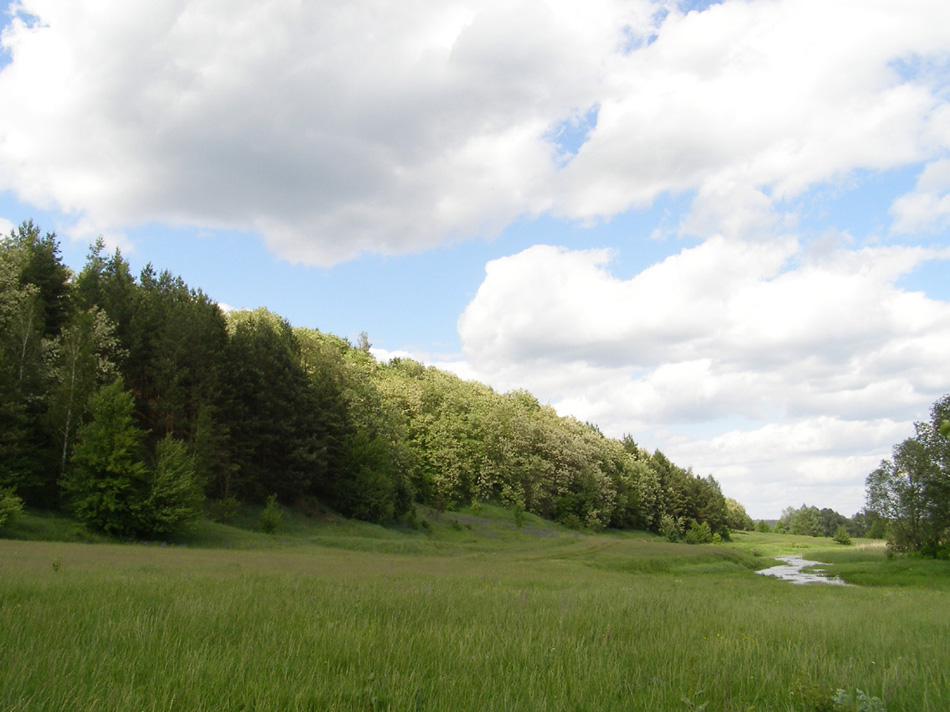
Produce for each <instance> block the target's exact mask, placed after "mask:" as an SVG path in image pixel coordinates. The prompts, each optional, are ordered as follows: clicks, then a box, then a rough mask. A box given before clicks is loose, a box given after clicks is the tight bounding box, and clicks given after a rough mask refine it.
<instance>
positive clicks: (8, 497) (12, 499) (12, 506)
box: [0, 487, 23, 527]
mask: <svg viewBox="0 0 950 712" xmlns="http://www.w3.org/2000/svg"><path fill="white" fill-rule="evenodd" d="M22 511H23V500H22V499H20V498H19V497H17V496H16V494H15V493H14V490H13V488H12V487H10V488H8V489H0V527H2V526H4V525H5V524H6V523H7V522H10V523H13V521H14V520H15V519H16V518H17V517H18V516H19V515H20V513H21V512H22Z"/></svg>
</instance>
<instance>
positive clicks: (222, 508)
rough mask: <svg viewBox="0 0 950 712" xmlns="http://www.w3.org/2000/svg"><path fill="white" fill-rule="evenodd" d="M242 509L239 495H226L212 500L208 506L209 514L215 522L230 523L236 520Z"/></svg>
mask: <svg viewBox="0 0 950 712" xmlns="http://www.w3.org/2000/svg"><path fill="white" fill-rule="evenodd" d="M240 510H241V503H240V502H239V501H238V499H237V497H225V498H224V499H218V500H215V501H214V502H212V503H211V504H210V505H209V507H208V515H209V516H210V517H211V519H212V520H213V521H215V522H221V523H222V524H228V523H230V522H233V521H234V518H235V517H236V516H237V514H238V512H239V511H240Z"/></svg>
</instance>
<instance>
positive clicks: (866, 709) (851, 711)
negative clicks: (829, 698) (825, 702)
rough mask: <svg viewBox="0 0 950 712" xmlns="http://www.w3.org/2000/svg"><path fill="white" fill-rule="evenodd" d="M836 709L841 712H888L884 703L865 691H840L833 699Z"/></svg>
mask: <svg viewBox="0 0 950 712" xmlns="http://www.w3.org/2000/svg"><path fill="white" fill-rule="evenodd" d="M833 701H834V703H835V709H836V710H841V712H887V708H886V707H885V706H884V701H883V700H881V698H879V697H871V696H869V695H868V694H867V693H866V692H865V691H864V690H855V691H854V692H853V693H852V692H849V691H848V690H838V692H836V693H835V696H834V698H833Z"/></svg>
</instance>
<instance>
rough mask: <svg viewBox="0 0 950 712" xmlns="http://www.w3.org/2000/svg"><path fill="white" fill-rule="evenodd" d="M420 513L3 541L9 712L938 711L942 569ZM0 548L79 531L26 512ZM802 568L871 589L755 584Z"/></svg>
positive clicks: (948, 636) (949, 633)
mask: <svg viewBox="0 0 950 712" xmlns="http://www.w3.org/2000/svg"><path fill="white" fill-rule="evenodd" d="M421 517H422V518H425V519H426V520H427V522H428V523H429V530H425V529H421V530H412V529H409V528H405V529H388V528H383V527H376V526H372V525H367V524H362V523H358V522H349V521H346V520H342V519H339V518H337V517H334V516H332V515H324V516H320V517H304V516H302V515H299V514H294V513H291V512H285V515H284V521H283V522H282V526H281V530H280V531H279V533H278V535H276V536H266V535H263V534H261V533H259V532H256V531H253V529H254V527H255V525H256V524H255V522H256V520H255V517H254V512H248V513H246V514H245V516H244V519H243V520H239V521H238V522H237V524H238V526H231V527H229V526H224V525H220V524H212V523H210V522H202V523H199V524H197V525H196V526H195V527H193V528H192V530H191V531H190V532H188V534H187V535H185V536H184V537H182V539H181V540H179V541H177V542H174V543H172V545H169V546H158V545H150V546H142V545H127V544H111V543H97V544H96V545H94V546H90V545H88V544H79V543H72V542H62V541H59V542H37V541H22V540H20V541H17V540H9V539H7V540H0V709H4V710H7V709H9V710H69V709H77V710H78V709H98V710H128V709H143V710H147V709H154V710H173V709H188V710H212V709H214V710H217V709H228V710H237V709H247V710H334V709H336V710H362V709H365V710H375V709H392V710H476V709H477V710H483V709H485V710H508V709H517V710H640V709H643V710H667V709H669V710H679V709H689V705H688V704H687V701H695V703H696V705H697V706H698V705H699V704H701V703H703V702H708V707H707V710H710V711H711V710H749V709H755V710H804V709H816V708H817V705H816V704H815V703H816V702H819V701H823V700H825V699H827V697H828V696H829V695H830V693H831V692H832V691H833V690H834V689H836V688H838V687H848V688H852V689H853V688H861V689H864V690H867V691H868V692H870V693H871V694H874V695H876V696H879V697H882V698H884V699H885V700H886V701H887V703H888V709H889V710H891V711H892V712H893V710H904V709H907V710H911V709H913V710H945V709H948V708H950V677H948V673H947V671H948V670H950V651H948V645H947V643H948V641H950V611H948V607H947V606H946V591H947V582H948V581H950V572H948V571H947V570H946V568H941V566H940V564H942V563H943V562H922V561H920V560H906V559H896V560H894V561H889V560H887V559H886V558H885V556H884V552H883V550H881V549H880V548H876V549H875V548H866V549H861V550H857V549H854V548H852V549H844V548H838V549H837V550H834V549H831V550H822V549H821V548H815V546H816V545H819V546H822V545H823V546H827V543H828V540H814V539H808V538H802V537H777V536H774V535H762V534H747V535H740V536H737V537H736V542H735V543H734V545H722V546H710V547H690V546H686V545H672V544H668V543H666V542H663V541H660V540H658V539H657V538H655V537H651V536H649V535H645V534H616V533H611V534H606V535H598V536H586V535H579V534H576V533H573V532H568V531H565V530H562V529H561V528H559V527H557V526H555V525H552V524H550V523H548V522H543V521H542V520H540V519H536V518H534V517H530V516H529V517H526V521H525V523H524V525H523V527H521V528H520V529H519V528H516V527H515V526H513V520H512V519H511V515H510V513H508V512H505V511H503V510H498V509H495V508H492V507H487V506H486V507H483V508H482V509H481V511H479V512H477V513H474V512H471V511H466V512H462V513H448V514H444V515H441V516H439V515H436V514H435V513H433V512H431V511H425V512H422V513H421ZM3 534H4V535H6V536H9V535H11V534H12V535H17V536H32V537H33V538H37V537H45V538H50V539H63V538H71V537H73V536H74V535H75V531H74V530H73V528H72V525H70V524H68V523H64V522H62V520H56V519H55V518H50V517H46V518H41V517H38V516H36V515H32V516H26V517H24V518H23V519H22V520H21V521H20V522H19V523H18V524H17V525H15V527H14V528H12V529H11V528H9V527H8V529H7V530H5V531H4V532H3ZM795 551H801V552H802V553H806V552H807V556H808V557H809V558H815V559H820V560H823V561H832V559H834V561H833V563H834V564H835V566H836V567H838V568H840V570H841V572H842V573H844V575H846V576H849V575H851V574H852V573H854V574H855V575H856V576H868V572H871V573H873V575H874V576H876V578H874V579H873V580H869V581H868V582H869V583H874V584H875V585H873V586H862V587H849V588H838V587H798V586H791V585H789V584H786V583H783V582H780V581H776V580H773V579H770V578H767V577H762V576H755V575H754V574H753V573H752V570H753V569H754V568H758V567H760V566H762V565H766V564H767V563H769V562H768V560H767V557H768V556H771V555H775V554H779V553H789V552H795ZM931 564H934V566H932V567H931V566H930V565H931ZM849 567H851V568H850V569H849ZM887 567H891V569H888V568H887ZM921 572H924V573H923V574H922V573H921ZM888 576H890V579H888ZM872 578H873V577H872ZM915 582H916V583H915ZM892 583H897V584H901V585H891V584H892ZM684 698H685V701H684Z"/></svg>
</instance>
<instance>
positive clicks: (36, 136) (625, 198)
mask: <svg viewBox="0 0 950 712" xmlns="http://www.w3.org/2000/svg"><path fill="white" fill-rule="evenodd" d="M3 21H4V23H5V28H4V31H3V53H2V60H0V61H2V63H3V66H2V69H0V98H2V99H3V100H4V106H5V107H7V110H5V112H4V115H3V116H2V117H0V220H3V221H5V222H4V223H3V226H5V228H9V227H10V226H11V225H14V224H16V223H19V222H20V221H21V220H23V219H26V218H30V217H32V218H33V219H34V220H35V221H36V222H38V223H39V224H40V225H41V226H42V227H43V228H45V229H48V230H55V231H56V232H57V234H58V235H59V236H60V237H61V239H62V247H63V253H64V257H65V259H66V261H67V262H68V263H69V264H70V265H71V266H73V267H74V268H77V269H78V268H80V267H81V265H82V263H83V261H84V258H85V254H86V251H87V248H88V245H89V243H90V242H92V241H93V240H94V239H95V238H96V237H97V236H99V235H102V236H103V237H104V238H105V239H106V241H107V242H108V243H109V244H110V245H111V246H118V247H120V248H121V249H122V251H123V253H124V254H125V255H126V257H127V258H128V259H129V260H130V262H131V263H132V265H133V267H134V268H135V269H140V268H141V267H142V266H144V264H146V263H148V262H151V263H153V264H154V265H155V266H156V267H157V268H164V269H168V270H170V271H172V272H173V273H176V274H180V275H181V276H182V277H183V278H184V279H185V280H186V281H187V282H188V283H189V284H190V285H191V286H193V287H200V288H201V289H203V290H204V291H205V292H206V293H208V294H209V295H211V296H212V297H213V298H215V299H217V300H218V301H219V302H221V303H222V304H224V305H227V306H228V307H231V308H255V307H257V306H266V307H268V308H270V309H271V310H273V311H275V312H277V313H279V314H281V315H282V316H284V317H286V318H287V319H289V320H290V321H291V322H292V323H293V324H295V325H299V326H308V327H315V328H319V329H321V330H324V331H329V332H332V333H335V334H338V335H341V336H345V337H349V338H351V339H354V340H355V339H356V338H357V337H358V335H359V333H360V332H362V331H366V332H368V333H369V335H370V339H371V341H372V342H373V344H374V347H375V349H376V353H377V356H378V357H379V358H381V359H385V358H388V357H390V356H392V355H396V354H399V355H410V356H413V357H415V358H418V359H420V360H423V361H425V362H427V363H433V364H436V365H439V366H440V367H443V368H448V369H451V370H454V371H455V372H457V373H459V374H460V375H462V376H463V377H466V378H477V379H478V380H481V381H483V382H486V383H489V384H491V385H492V386H494V387H495V388H497V389H499V390H508V389H511V388H527V389H529V390H531V391H532V392H534V393H535V394H536V395H538V397H539V398H540V399H541V400H542V401H545V402H550V403H551V404H552V405H554V406H555V407H556V408H557V409H558V411H559V412H562V413H564V414H571V415H575V416H577V417H579V418H582V419H585V420H591V421H593V422H596V423H598V424H599V425H600V426H601V427H602V429H603V430H604V431H605V432H606V433H607V434H609V435H613V436H620V435H622V434H623V433H631V434H632V435H633V436H634V437H635V438H636V439H637V441H638V442H640V443H641V444H642V445H644V446H646V447H648V448H650V449H654V448H660V449H662V450H663V451H664V452H665V453H666V454H667V455H669V456H670V457H671V458H672V459H673V460H674V461H676V462H677V463H679V464H682V465H684V466H692V467H693V468H694V470H695V471H696V472H698V473H700V474H713V475H714V476H716V478H717V479H719V481H720V482H721V483H722V485H723V489H724V491H725V492H726V494H727V495H729V496H733V497H736V498H737V499H739V500H740V501H741V502H743V503H744V504H745V505H746V506H747V508H748V509H749V511H750V513H751V514H752V515H753V516H760V517H775V516H778V514H779V513H780V512H781V509H782V508H783V507H785V506H789V505H791V506H799V505H801V504H802V503H808V504H814V505H817V506H831V507H834V508H835V509H838V510H839V511H841V512H843V513H845V514H852V513H853V512H854V511H856V510H857V509H859V508H860V507H861V506H862V504H863V481H864V477H865V476H866V475H867V473H868V472H869V471H870V470H871V469H873V468H874V467H875V466H876V464H877V462H878V461H879V460H880V459H881V458H882V457H885V456H887V455H888V453H889V451H890V448H891V446H892V445H893V444H894V443H895V442H898V441H899V440H901V439H903V438H904V437H907V436H908V435H910V434H911V433H912V423H913V421H914V420H915V419H922V418H925V417H926V416H927V411H928V409H929V406H930V404H931V403H932V402H933V401H934V400H936V399H937V398H938V397H940V396H941V395H943V394H944V393H946V392H948V391H950V366H948V365H947V354H948V353H950V279H948V275H950V263H948V258H950V239H948V228H950V101H948V97H950V91H948V90H950V6H948V5H947V4H946V3H945V2H943V1H942V0H913V1H911V2H906V3H902V4H900V5H899V6H897V5H895V4H894V3H892V2H886V1H884V0H881V1H880V2H869V1H868V0H853V1H846V0H842V1H841V2H837V3H832V4H829V3H827V2H818V1H817V0H814V1H813V0H767V1H766V0H749V1H742V2H737V1H730V2H724V3H707V2H689V3H684V2H679V3H678V2H675V1H673V0H626V1H620V0H592V1H591V2H588V3H584V4H583V5H579V4H577V3H573V2H567V0H541V1H539V2H532V3H520V2H514V3H513V2H510V1H509V2H501V1H500V0H499V1H498V2H494V1H493V0H488V1H487V2H485V1H481V2H477V3H476V2H468V1H467V0H460V1H459V2H457V3H454V4H447V3H443V2H434V1H433V2H430V1H428V0H420V1H419V2H417V3H396V4H394V3H381V2H378V1H377V0H348V1H347V2H346V3H338V4H334V3H319V4H313V5H306V6H303V5H302V4H300V3H296V2H290V0H287V1H284V0H274V1H273V2H269V3H263V4H262V3H250V2H248V3H234V2H223V1H222V0H148V1H147V2H142V3H135V4H131V3H123V2H119V1H118V0H110V1H105V2H98V3H87V2H80V1H76V0H71V1H67V0H23V2H21V3H17V4H14V5H13V6H12V7H11V6H10V5H9V4H8V5H7V6H6V11H5V12H4V16H3ZM9 107H16V109H17V110H16V111H10V110H9Z"/></svg>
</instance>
